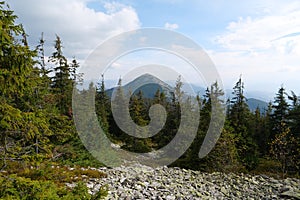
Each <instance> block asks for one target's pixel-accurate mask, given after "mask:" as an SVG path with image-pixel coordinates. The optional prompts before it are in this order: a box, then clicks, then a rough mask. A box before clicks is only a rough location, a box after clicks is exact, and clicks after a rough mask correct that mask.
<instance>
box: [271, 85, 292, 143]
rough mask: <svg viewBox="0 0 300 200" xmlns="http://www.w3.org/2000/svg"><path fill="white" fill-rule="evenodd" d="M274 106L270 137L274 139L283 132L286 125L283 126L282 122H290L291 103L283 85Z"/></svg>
mask: <svg viewBox="0 0 300 200" xmlns="http://www.w3.org/2000/svg"><path fill="white" fill-rule="evenodd" d="M272 108H273V113H272V115H271V118H272V132H271V136H270V137H271V139H272V140H273V139H274V138H275V136H276V135H277V134H280V133H282V132H283V129H284V127H282V124H287V123H288V111H289V104H288V102H287V100H286V92H285V89H284V88H283V86H281V87H280V88H279V90H278V93H277V94H276V97H275V100H274V103H273V106H272Z"/></svg>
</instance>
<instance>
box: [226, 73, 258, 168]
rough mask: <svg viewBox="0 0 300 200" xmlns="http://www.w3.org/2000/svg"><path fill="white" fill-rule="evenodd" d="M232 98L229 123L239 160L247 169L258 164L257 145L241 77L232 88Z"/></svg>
mask: <svg viewBox="0 0 300 200" xmlns="http://www.w3.org/2000/svg"><path fill="white" fill-rule="evenodd" d="M233 90H234V91H233V95H234V96H233V98H232V100H231V104H232V105H231V109H230V113H229V120H230V124H231V126H232V127H233V129H234V133H235V135H236V141H237V148H238V152H239V158H240V161H242V162H243V164H244V165H245V167H246V168H247V169H249V170H251V169H254V168H255V167H256V166H257V164H258V155H257V145H256V144H255V142H254V140H253V138H254V130H253V126H252V123H251V122H252V120H253V117H252V114H251V112H250V110H249V107H248V105H247V103H246V98H245V96H244V83H243V82H242V79H241V77H240V78H239V80H238V82H237V83H236V85H235V86H234V88H233Z"/></svg>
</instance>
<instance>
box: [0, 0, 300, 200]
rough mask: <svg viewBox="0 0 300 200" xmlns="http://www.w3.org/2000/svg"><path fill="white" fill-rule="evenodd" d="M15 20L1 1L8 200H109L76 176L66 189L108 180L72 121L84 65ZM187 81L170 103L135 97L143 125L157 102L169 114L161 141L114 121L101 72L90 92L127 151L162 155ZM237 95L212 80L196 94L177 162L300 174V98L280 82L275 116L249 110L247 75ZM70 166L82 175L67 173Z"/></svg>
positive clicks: (0, 92) (3, 187)
mask: <svg viewBox="0 0 300 200" xmlns="http://www.w3.org/2000/svg"><path fill="white" fill-rule="evenodd" d="M16 19H17V16H16V15H15V14H14V12H13V11H12V10H10V8H9V7H7V6H6V4H5V2H0V40H1V42H0V136H1V138H0V156H1V158H0V159H1V163H0V169H1V176H0V197H1V198H4V199H5V198H15V199H18V198H23V197H24V195H25V199H26V198H27V199H33V198H44V197H46V196H48V197H49V196H51V197H52V196H53V199H55V198H57V199H58V198H65V199H76V198H77V199H96V198H100V197H101V196H105V194H106V191H105V188H103V189H101V190H99V192H98V193H97V194H94V195H91V194H89V193H88V192H87V188H86V186H85V185H84V184H83V181H84V179H83V178H82V179H81V178H78V180H77V181H78V184H77V186H76V187H75V188H67V187H65V185H64V183H66V182H70V181H74V177H75V176H80V175H81V174H85V175H88V176H91V177H96V178H100V177H105V174H103V173H100V172H99V171H95V170H87V171H85V172H84V171H83V170H82V169H81V168H80V167H87V166H91V167H100V166H103V165H102V164H101V162H99V161H97V160H96V159H94V158H93V157H92V156H91V155H90V154H89V153H88V152H87V150H86V149H85V148H84V146H83V144H82V143H81V141H80V139H79V136H78V133H77V132H76V129H75V125H74V122H73V116H72V115H73V113H72V92H73V85H74V84H76V80H78V79H80V74H78V73H77V69H78V67H79V66H80V63H78V62H77V61H76V59H75V58H73V59H71V60H70V59H68V58H67V57H65V55H64V52H63V49H64V47H63V42H62V39H61V38H60V37H59V36H58V35H56V36H54V39H53V40H54V41H55V42H54V46H53V53H52V54H51V55H45V51H44V45H45V42H50V43H53V41H45V40H44V38H43V34H41V37H40V41H37V45H36V47H35V48H33V49H32V48H31V47H30V46H29V45H28V42H27V35H26V32H25V30H24V28H23V26H22V25H18V24H16V22H15V21H16ZM65 48H68V47H65ZM46 58H47V59H46ZM182 84H183V83H182V82H181V80H180V77H179V78H178V80H177V82H176V86H175V89H174V95H173V96H172V98H171V99H169V98H167V97H166V95H165V94H164V93H163V92H162V91H160V90H157V92H156V94H155V96H154V98H145V97H144V96H143V93H142V92H141V91H140V92H138V93H136V94H134V95H132V96H131V99H130V106H129V110H130V114H131V118H132V119H133V121H134V122H135V123H136V124H138V125H141V126H145V125H147V124H148V123H149V121H150V118H149V115H148V113H149V108H150V107H151V105H154V104H161V105H162V106H164V107H165V109H166V111H167V121H166V124H165V126H164V127H163V129H162V130H161V131H160V132H159V133H158V134H157V135H155V136H153V137H151V138H146V139H137V138H134V137H131V136H128V135H127V134H125V133H124V132H122V131H121V130H120V128H118V126H117V125H116V123H115V121H114V118H113V116H112V112H111V105H110V100H111V99H110V97H109V96H108V95H107V93H106V90H107V88H105V80H104V75H102V77H100V79H99V85H97V86H96V87H95V88H91V89H96V97H95V98H96V99H95V100H96V101H95V102H96V113H97V116H98V118H99V123H100V125H101V127H102V128H103V130H104V131H105V132H106V134H107V135H108V137H109V138H110V139H111V140H112V141H113V142H114V143H117V144H119V145H120V146H121V148H123V149H126V150H129V151H133V152H150V151H151V150H153V149H159V148H160V147H163V146H164V145H166V144H168V143H169V142H170V141H171V140H172V138H173V137H174V136H175V135H176V133H177V129H178V127H179V125H180V103H179V102H180V101H181V98H182V96H184V91H182ZM117 90H118V94H117V97H119V98H121V96H122V95H121V94H122V92H123V91H122V80H121V79H120V80H119V87H118V88H117ZM232 94H233V97H232V98H231V99H228V100H227V101H226V102H224V101H222V98H221V97H222V96H223V95H224V92H223V91H222V90H220V88H219V86H218V83H214V84H213V85H211V86H210V87H209V88H207V90H206V94H205V95H204V96H197V97H196V100H197V103H198V104H199V106H200V113H199V114H200V122H199V128H198V132H197V135H196V138H195V140H194V142H193V143H192V145H191V146H190V148H189V149H188V150H187V151H186V152H185V154H184V155H182V156H181V157H180V158H179V159H178V160H177V161H175V162H174V163H172V164H171V165H170V166H172V167H175V166H176V167H181V168H188V169H194V170H200V171H206V172H213V171H222V172H235V173H239V172H243V173H256V174H261V173H262V174H267V175H270V176H278V177H285V176H294V177H299V171H300V169H299V167H300V145H299V142H300V97H298V96H297V94H295V93H294V92H288V91H287V90H286V89H285V88H284V87H283V86H281V87H280V88H279V90H278V91H277V93H276V94H275V97H274V101H273V102H270V104H269V107H268V109H267V110H264V111H261V110H259V108H258V109H257V110H256V111H255V112H251V111H250V110H249V107H248V106H247V103H246V101H247V99H246V97H245V96H244V83H243V81H242V79H241V78H239V79H238V81H237V83H236V85H235V86H234V87H233V93H232ZM190 98H193V97H187V98H185V102H184V103H185V105H187V106H189V105H191V101H190ZM118 100H119V101H121V100H122V99H118ZM212 101H213V102H214V103H215V102H217V105H218V106H220V108H221V107H225V108H226V121H225V125H224V127H223V130H222V134H221V137H220V138H219V140H218V141H217V144H216V146H215V147H214V148H213V150H212V151H211V152H210V153H209V155H208V156H206V157H205V158H202V159H200V158H199V157H198V153H199V150H200V147H201V144H202V142H203V139H204V137H205V135H206V133H207V129H208V126H209V122H210V116H211V104H212ZM187 134H188V133H187ZM70 166H72V167H74V168H75V169H76V170H73V171H69V170H68V167H70ZM62 174H64V175H63V176H62ZM49 188H50V189H49ZM26 195H27V196H26Z"/></svg>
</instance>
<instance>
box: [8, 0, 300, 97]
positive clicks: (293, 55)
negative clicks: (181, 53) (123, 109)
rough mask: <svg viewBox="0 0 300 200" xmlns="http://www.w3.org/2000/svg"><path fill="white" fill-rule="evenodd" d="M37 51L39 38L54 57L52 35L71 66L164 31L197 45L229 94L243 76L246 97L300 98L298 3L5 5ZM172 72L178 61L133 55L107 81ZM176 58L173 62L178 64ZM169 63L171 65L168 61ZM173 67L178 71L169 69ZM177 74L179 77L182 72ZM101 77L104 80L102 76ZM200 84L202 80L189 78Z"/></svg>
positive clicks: (53, 0)
mask: <svg viewBox="0 0 300 200" xmlns="http://www.w3.org/2000/svg"><path fill="white" fill-rule="evenodd" d="M7 3H8V4H9V5H10V7H11V9H12V10H14V11H15V13H16V14H17V16H18V17H19V19H18V20H17V22H18V23H22V24H23V26H24V28H25V30H26V32H27V34H28V39H29V43H30V45H31V46H32V47H34V46H36V45H37V43H38V41H39V38H40V36H41V33H42V32H43V33H44V37H45V40H46V54H47V55H50V54H51V52H53V44H54V40H55V34H57V35H59V36H60V37H61V39H62V41H63V46H64V47H65V48H64V53H65V55H66V56H67V57H68V58H72V57H73V56H75V57H76V58H77V59H78V60H79V62H80V63H81V64H82V63H85V60H86V59H87V58H88V56H89V55H90V54H91V53H92V52H93V51H94V50H95V49H96V48H97V47H98V46H99V45H100V44H101V43H102V42H104V41H106V40H108V39H109V38H112V37H113V36H116V35H118V34H121V33H123V32H126V31H131V30H135V29H139V28H148V27H153V28H162V29H167V30H172V31H175V32H178V33H180V34H183V35H185V36H186V37H188V38H190V39H191V40H193V41H195V42H196V43H197V44H198V45H199V46H201V48H202V49H203V50H204V51H205V52H206V53H207V55H208V56H209V57H210V59H211V60H212V61H213V63H214V65H215V67H216V69H217V71H218V73H219V75H220V77H221V79H222V82H223V84H224V88H226V89H232V88H233V86H234V85H235V83H236V82H237V80H238V78H239V77H240V75H242V78H243V81H244V83H245V91H246V92H247V93H248V94H249V95H250V96H253V97H256V98H260V99H263V100H272V99H273V97H274V96H275V93H276V92H277V91H278V89H279V87H281V86H282V85H283V86H284V87H285V88H286V90H287V92H290V91H291V90H292V91H294V92H295V93H296V94H298V95H300V86H299V85H300V84H299V83H300V1H297V0H264V1H260V0H252V1H238V0H226V1H225V0H212V1H202V0H188V1H184V0H151V1H150V0H119V1H109V0H42V1H41V0H18V1H16V0H7ZM155 56H156V58H155V63H159V62H161V63H162V64H164V65H174V66H175V68H174V70H177V71H178V72H179V73H184V72H186V71H189V70H186V69H184V67H183V66H184V65H181V66H179V64H178V63H181V62H180V61H178V62H176V63H174V60H176V59H177V58H176V59H175V58H174V55H165V52H163V53H161V54H159V53H157V52H152V51H143V52H135V53H132V54H131V55H128V56H127V58H125V57H122V58H119V59H118V60H116V61H114V63H112V65H111V67H110V69H109V70H108V72H107V76H106V77H107V79H113V78H114V79H116V78H119V77H120V76H123V73H128V72H130V70H131V68H130V66H137V65H146V64H149V63H150V62H151V61H152V62H153V59H154V57H155ZM175 57H176V56H175ZM166 60H167V61H169V62H167V61H166ZM172 67H173V66H172ZM179 68H180V69H179ZM99 76H100V74H99ZM187 81H189V82H191V83H196V84H197V83H199V81H198V80H197V77H196V76H195V77H193V76H191V77H189V79H188V80H187Z"/></svg>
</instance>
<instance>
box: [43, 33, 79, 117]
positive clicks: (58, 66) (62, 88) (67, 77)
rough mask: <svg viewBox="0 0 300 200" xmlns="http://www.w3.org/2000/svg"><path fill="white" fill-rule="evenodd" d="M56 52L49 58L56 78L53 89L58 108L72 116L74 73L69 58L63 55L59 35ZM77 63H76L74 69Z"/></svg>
mask: <svg viewBox="0 0 300 200" xmlns="http://www.w3.org/2000/svg"><path fill="white" fill-rule="evenodd" d="M54 47H55V52H53V54H52V56H51V57H50V58H49V62H52V63H54V69H53V71H54V73H55V75H54V77H53V78H52V85H51V86H52V89H53V92H54V94H56V98H57V107H58V109H59V110H60V112H61V113H62V114H65V115H70V112H71V99H72V87H73V83H74V79H72V77H71V73H72V72H73V71H74V70H73V69H72V68H71V67H70V65H69V64H68V61H67V58H66V57H65V56H64V55H63V52H62V49H63V46H62V41H61V39H60V37H59V36H58V35H57V36H56V40H55V46H54ZM75 66H76V67H77V63H76V62H75V63H74V67H75Z"/></svg>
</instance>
